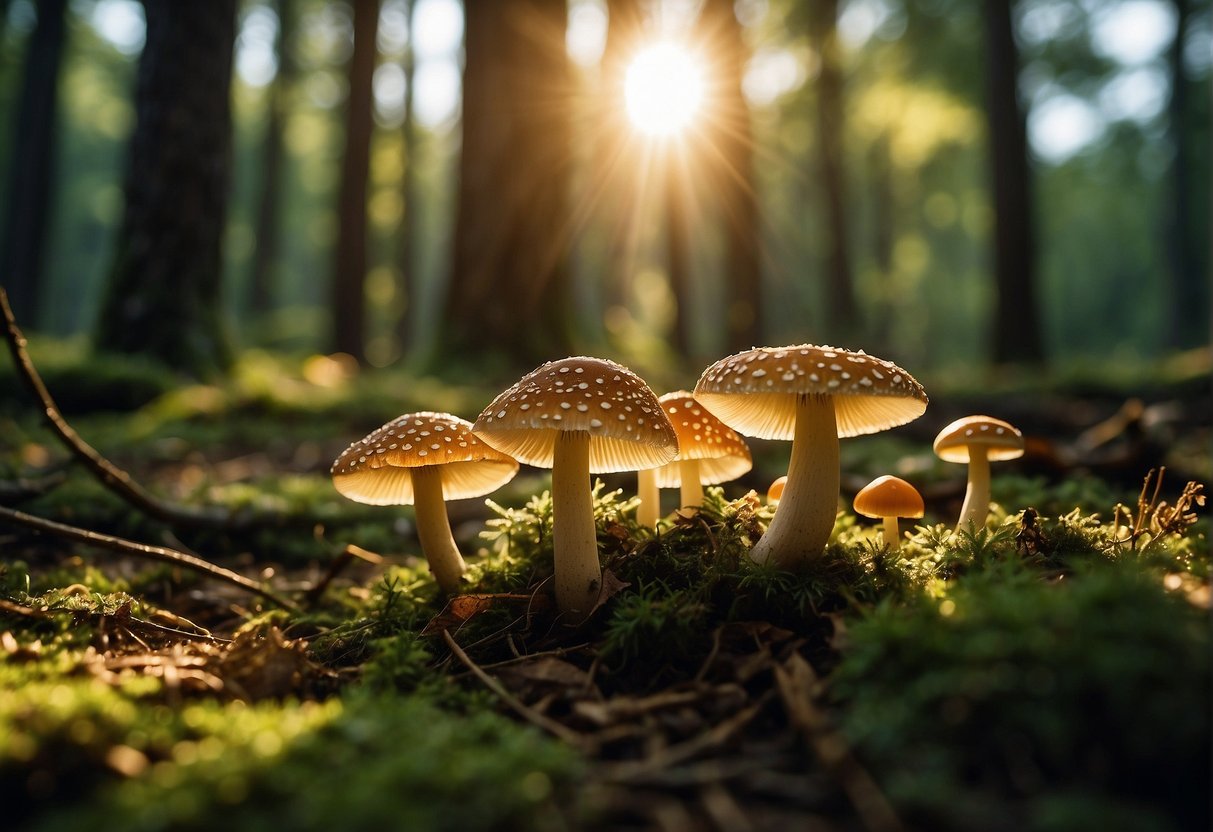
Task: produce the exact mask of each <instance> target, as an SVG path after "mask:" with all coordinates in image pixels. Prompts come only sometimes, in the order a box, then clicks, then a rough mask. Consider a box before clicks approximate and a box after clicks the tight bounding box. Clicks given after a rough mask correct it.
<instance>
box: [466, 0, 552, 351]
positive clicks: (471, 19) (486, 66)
mask: <svg viewBox="0 0 1213 832" xmlns="http://www.w3.org/2000/svg"><path fill="white" fill-rule="evenodd" d="M464 14H465V24H464V25H465V29H464V32H465V53H466V59H465V65H464V72H463V151H462V155H461V158H460V170H459V177H460V178H459V207H458V215H457V218H456V225H455V241H454V252H453V266H452V274H451V280H450V283H449V286H448V295H447V302H446V310H445V316H444V322H443V327H444V332H443V341H444V347H445V349H446V350H447V351H448V352H456V353H458V352H463V353H471V354H473V355H474V354H477V353H486V352H491V353H493V354H495V355H496V356H498V357H499V358H500V359H502V360H503V361H504V362H506V363H509V364H512V365H516V366H529V365H531V364H534V363H536V362H538V361H542V360H544V359H551V358H556V357H560V356H561V355H567V354H568V353H569V351H570V349H571V344H572V338H571V329H572V310H571V308H570V304H569V300H570V294H571V293H570V291H569V285H568V283H569V268H568V252H569V247H570V240H571V236H572V231H573V229H572V228H571V227H570V223H569V216H568V185H569V181H570V175H571V167H572V155H571V147H570V129H571V128H570V108H571V99H572V95H571V71H570V66H569V59H568V55H567V53H566V51H565V45H564V43H565V41H564V32H565V27H566V23H567V18H568V10H567V7H566V4H565V2H564V0H514V1H513V2H508V3H507V2H500V0H468V1H467V2H466V3H465V13H464Z"/></svg>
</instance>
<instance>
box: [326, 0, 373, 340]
mask: <svg viewBox="0 0 1213 832" xmlns="http://www.w3.org/2000/svg"><path fill="white" fill-rule="evenodd" d="M353 7H354V50H353V53H352V54H351V55H350V64H349V73H348V76H349V92H348V95H347V97H346V102H345V154H344V156H343V157H342V162H341V185H340V193H339V194H338V197H337V248H336V262H335V264H334V270H333V287H332V302H333V348H334V349H335V350H336V351H337V352H344V353H348V354H349V355H352V356H353V357H354V358H356V359H358V361H359V362H364V361H365V360H366V292H365V289H366V270H367V253H366V236H367V219H366V197H367V189H368V184H369V176H370V168H371V136H372V133H373V132H374V126H375V125H374V119H373V111H372V108H373V104H374V97H373V92H372V82H373V80H374V76H375V58H376V56H377V55H378V46H377V44H376V37H377V36H378V32H379V0H354V2H353Z"/></svg>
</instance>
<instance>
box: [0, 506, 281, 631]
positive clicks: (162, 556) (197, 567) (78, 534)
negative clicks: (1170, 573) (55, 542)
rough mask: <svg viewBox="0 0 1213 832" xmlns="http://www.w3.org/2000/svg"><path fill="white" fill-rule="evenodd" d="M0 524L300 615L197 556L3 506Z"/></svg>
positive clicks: (246, 580) (252, 583) (247, 581)
mask: <svg viewBox="0 0 1213 832" xmlns="http://www.w3.org/2000/svg"><path fill="white" fill-rule="evenodd" d="M0 520H6V521H8V522H10V523H16V524H18V525H20V526H25V527H27V528H31V529H36V530H38V531H41V532H46V533H47V534H53V535H56V536H58V537H62V538H65V539H67V540H75V541H77V542H79V543H87V544H88V545H90V546H96V547H98V548H100V549H108V550H110V551H112V552H121V553H122V554H125V555H134V556H135V557H141V558H147V559H149V560H158V561H161V562H163V563H170V564H172V565H173V566H180V567H182V568H183V569H189V570H192V571H194V572H199V573H201V574H203V575H206V576H207V577H209V578H214V579H215V580H219V581H225V582H227V583H229V584H234V585H235V586H238V587H241V588H242V589H246V590H248V591H249V592H252V593H253V594H255V595H259V596H260V597H262V598H264V599H266V600H267V601H270V602H271V603H273V604H275V605H276V606H279V607H282V608H283V609H288V610H292V611H295V612H297V611H298V610H299V607H298V606H296V605H295V604H294V603H293V602H292V601H288V600H287V599H285V598H283V597H281V596H279V595H277V594H276V593H274V592H271V591H270V590H268V589H265V588H264V587H262V586H261V585H260V584H258V583H257V582H256V581H254V580H251V579H250V578H246V577H244V576H243V575H240V574H238V573H236V572H232V571H231V570H230V569H224V568H223V567H222V566H216V565H215V564H213V563H211V562H210V561H207V560H203V559H202V558H199V557H194V556H193V555H187V554H185V553H184V552H178V551H177V550H175V549H166V548H164V547H162V546H148V545H147V544H145V543H136V542H134V541H132V540H126V539H124V538H121V537H112V536H110V535H106V534H100V533H99V532H94V531H89V530H88V529H81V528H78V527H76V526H69V525H66V524H64V523H56V522H55V521H53V520H46V519H44V518H41V517H35V516H34V515H32V514H26V513H25V512H23V511H17V510H16V509H11V508H4V507H3V506H0Z"/></svg>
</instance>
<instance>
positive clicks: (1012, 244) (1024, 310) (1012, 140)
mask: <svg viewBox="0 0 1213 832" xmlns="http://www.w3.org/2000/svg"><path fill="white" fill-rule="evenodd" d="M1011 3H1012V0H986V3H985V29H986V85H987V90H988V93H987V94H988V99H989V100H988V102H987V106H986V115H987V121H988V125H989V131H990V163H991V172H992V178H993V184H994V277H995V280H996V285H997V295H996V297H997V300H996V305H995V310H994V361H995V362H996V363H1006V362H1020V363H1026V364H1039V363H1041V362H1042V361H1043V360H1044V349H1043V346H1042V343H1041V335H1040V323H1039V317H1038V313H1037V305H1036V286H1035V283H1036V243H1035V239H1034V235H1033V229H1032V193H1031V181H1030V180H1031V170H1030V169H1029V166H1028V142H1027V131H1026V128H1025V124H1024V114H1023V110H1022V109H1021V108H1020V105H1019V84H1018V78H1019V52H1018V49H1017V48H1016V45H1015V32H1014V27H1013V23H1012V20H1011Z"/></svg>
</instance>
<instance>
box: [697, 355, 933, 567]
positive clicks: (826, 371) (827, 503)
mask: <svg viewBox="0 0 1213 832" xmlns="http://www.w3.org/2000/svg"><path fill="white" fill-rule="evenodd" d="M695 398H696V399H697V400H698V401H700V402H702V403H703V405H704V406H705V407H707V408H708V409H709V410H711V411H712V412H713V413H715V414H716V416H718V417H719V418H720V420H721V421H722V422H724V423H725V424H727V425H729V426H730V427H732V428H734V429H735V430H737V431H739V432H740V433H743V434H746V435H747V436H756V437H760V438H762V439H791V440H792V454H791V461H790V463H789V465H788V479H787V486H786V488H785V491H784V493H783V495H782V499H781V500H780V503H779V508H778V509H777V510H776V512H775V516H774V517H773V518H772V520H771V525H770V526H769V527H768V528H767V531H766V534H764V535H763V536H762V538H761V539H760V540H759V541H758V543H757V544H755V546H754V548H753V549H752V550H751V552H750V557H751V558H752V559H753V560H754V561H755V562H757V563H766V562H768V561H770V562H772V563H774V564H776V565H777V566H780V567H783V568H789V567H792V566H794V565H795V564H797V563H800V562H802V561H804V560H807V559H811V558H813V557H816V556H817V555H820V554H821V552H822V551H823V550H824V549H825V545H826V543H827V542H828V541H829V539H830V532H831V531H832V530H833V528H834V520H835V517H836V515H837V511H838V485H839V467H838V438H839V437H840V436H858V435H860V434H865V433H875V432H877V431H881V430H885V429H887V428H891V427H895V426H897V425H902V424H905V423H906V422H909V421H912V420H914V419H917V418H918V417H919V416H921V415H922V413H923V411H925V410H926V407H927V396H926V393H925V392H924V391H923V389H922V385H920V384H919V383H918V382H917V381H915V380H914V377H913V376H911V375H910V374H909V373H907V372H906V371H905V370H903V369H901V368H900V367H898V366H897V365H896V364H893V363H892V362H889V361H884V360H882V359H879V358H874V357H873V356H870V355H866V354H865V353H863V352H849V351H847V350H843V349H837V348H835V347H824V346H813V345H811V344H800V345H797V346H790V347H756V348H754V349H751V350H747V351H746V352H741V353H737V354H736V355H731V356H729V357H728V358H723V359H721V360H720V361H717V362H716V363H715V364H713V365H712V366H710V367H708V368H707V369H706V370H704V371H703V375H702V376H700V378H699V383H698V384H696V385H695Z"/></svg>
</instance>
